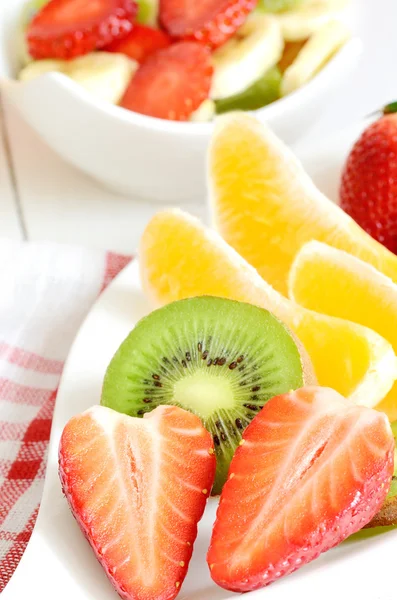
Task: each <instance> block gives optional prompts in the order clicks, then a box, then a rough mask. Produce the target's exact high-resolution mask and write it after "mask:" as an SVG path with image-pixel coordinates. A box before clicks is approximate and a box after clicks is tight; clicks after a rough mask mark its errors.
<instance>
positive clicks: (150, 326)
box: [101, 296, 305, 495]
mask: <svg viewBox="0 0 397 600" xmlns="http://www.w3.org/2000/svg"><path fill="white" fill-rule="evenodd" d="M304 379H305V377H304V369H303V362H302V358H301V355H300V353H299V350H298V347H297V345H296V343H295V341H294V339H293V337H292V336H291V334H290V332H289V331H288V329H287V328H286V326H285V325H284V324H283V323H281V321H279V320H278V319H277V318H276V317H274V316H273V315H272V314H271V313H270V312H269V311H267V310H264V309H262V308H258V307H256V306H252V305H250V304H244V303H241V302H235V301H233V300H226V299H223V298H214V297H210V296H201V297H199V298H189V299H185V300H179V301H177V302H173V303H172V304H169V305H168V306H165V307H164V308H160V309H158V310H155V311H154V312H152V313H151V314H150V315H149V316H147V317H145V318H143V319H142V320H141V321H139V323H138V324H137V325H136V327H135V328H134V329H133V330H132V332H131V333H130V334H129V336H128V337H127V338H126V340H125V341H124V342H123V343H122V344H121V346H120V348H119V350H118V351H117V352H116V354H115V356H114V357H113V359H112V361H111V363H110V365H109V367H108V369H107V371H106V375H105V379H104V383H103V390H102V399H101V403H102V404H103V405H104V406H108V407H110V408H113V409H115V410H117V411H119V412H122V413H126V414H128V415H132V416H143V415H144V414H145V413H147V412H149V411H151V410H153V409H154V408H156V406H158V405H161V404H172V405H175V406H180V407H181V408H184V409H185V410H190V411H191V412H193V413H195V414H197V415H198V416H199V417H200V418H201V420H202V422H203V424H204V426H205V427H206V428H207V430H208V431H209V432H210V433H211V434H212V437H213V440H214V446H215V452H216V457H217V471H216V479H215V484H214V488H213V494H214V495H216V494H219V493H220V492H221V489H222V486H223V484H224V482H225V480H226V476H227V472H228V468H229V464H230V461H231V459H232V456H233V454H234V451H235V449H236V447H237V446H238V444H239V442H240V440H241V435H242V433H243V431H244V429H245V428H246V427H247V425H248V424H249V423H250V421H251V420H252V419H253V418H254V417H255V415H256V414H257V413H258V411H259V410H260V409H261V408H262V407H263V405H264V404H265V402H267V400H269V398H272V397H273V396H276V395H278V394H282V393H285V392H287V391H289V390H291V389H297V388H299V387H302V386H303V385H304V384H305V381H304Z"/></svg>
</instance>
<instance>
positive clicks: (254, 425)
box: [207, 387, 394, 592]
mask: <svg viewBox="0 0 397 600" xmlns="http://www.w3.org/2000/svg"><path fill="white" fill-rule="evenodd" d="M393 452H394V439H393V435H392V433H391V429H390V425H389V423H388V421H387V419H386V416H385V415H384V414H382V413H380V412H377V411H375V410H372V409H370V408H364V407H361V406H356V405H353V404H351V403H350V402H349V401H348V400H345V398H342V396H340V395H339V394H338V393H337V392H334V391H333V390H330V389H327V388H315V387H312V388H304V389H301V390H298V391H296V392H291V393H289V394H285V395H283V396H278V397H276V398H273V399H272V400H270V402H268V403H267V404H266V405H265V407H264V408H263V409H262V411H261V412H260V413H259V414H258V415H257V416H256V417H255V419H254V420H253V421H252V422H251V424H250V425H249V426H248V428H247V429H246V430H245V432H244V434H243V445H242V446H240V448H238V449H237V451H236V453H235V455H234V458H233V459H232V462H231V465H230V470H229V478H228V481H227V482H226V484H225V486H224V488H223V491H222V494H221V499H220V504H219V508H218V513H217V518H216V522H215V525H214V530H213V533H212V539H211V546H210V549H209V552H208V557H207V558H208V564H209V565H210V569H211V575H212V578H213V579H214V581H215V582H216V583H217V584H219V585H220V586H222V587H224V588H226V589H228V590H233V591H236V592H247V591H249V590H255V589H257V588H260V587H262V586H265V585H267V584H269V583H271V582H272V581H274V580H275V579H278V578H279V577H281V576H283V575H287V574H288V573H292V571H295V570H296V569H298V568H300V567H301V566H302V565H304V564H305V563H308V562H309V561H311V560H313V559H314V558H317V556H319V554H321V552H324V551H326V550H328V549H329V548H332V547H333V546H335V545H336V544H339V542H341V541H342V540H344V539H345V538H346V537H347V536H349V535H350V534H352V533H354V532H356V531H358V530H359V529H361V528H362V527H363V526H364V525H366V524H367V523H368V522H369V521H370V520H371V519H372V517H373V516H374V515H375V514H376V513H377V512H378V510H379V508H380V507H381V505H382V503H383V501H384V499H385V497H386V494H387V492H388V489H389V486H390V481H391V476H392V473H393Z"/></svg>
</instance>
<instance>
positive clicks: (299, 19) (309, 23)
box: [274, 0, 349, 42]
mask: <svg viewBox="0 0 397 600" xmlns="http://www.w3.org/2000/svg"><path fill="white" fill-rule="evenodd" d="M348 3H349V0H306V1H305V3H304V4H303V5H302V6H300V7H299V8H298V9H296V10H293V11H289V12H285V13H279V14H277V15H274V17H275V18H276V19H277V20H278V22H279V25H280V27H281V32H282V35H283V38H284V40H285V41H286V42H299V41H301V40H307V39H308V38H309V37H310V36H311V35H313V33H315V32H316V31H317V30H318V29H319V28H320V27H322V26H323V25H325V24H326V23H329V22H330V21H332V20H334V19H335V18H337V17H338V16H339V15H340V13H341V11H342V10H343V9H344V8H345V7H346V6H347V4H348Z"/></svg>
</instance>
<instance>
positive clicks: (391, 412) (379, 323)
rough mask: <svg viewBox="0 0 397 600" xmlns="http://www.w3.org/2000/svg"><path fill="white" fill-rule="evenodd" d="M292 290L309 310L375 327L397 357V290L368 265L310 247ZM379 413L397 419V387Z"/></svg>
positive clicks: (298, 262)
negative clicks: (382, 412) (390, 345)
mask: <svg viewBox="0 0 397 600" xmlns="http://www.w3.org/2000/svg"><path fill="white" fill-rule="evenodd" d="M289 290H290V297H291V298H292V299H294V300H295V301H296V302H298V303H299V304H302V305H303V306H305V307H306V308H310V309H311V310H316V311H318V312H322V313H325V314H327V315H332V316H334V317H341V318H343V319H349V320H350V321H354V322H355V323H360V324H361V325H365V326H366V327H370V328H371V329H373V330H374V331H376V332H378V333H379V334H380V335H382V336H383V337H385V338H386V339H387V340H388V341H389V342H390V343H391V344H392V346H393V348H394V351H395V352H396V351H397V285H396V284H395V283H393V282H392V281H391V279H389V278H388V277H386V276H385V275H383V274H382V273H380V272H379V271H377V270H376V269H375V268H374V267H372V266H371V265H369V264H368V263H365V262H363V261H362V260H360V259H358V258H356V257H355V256H352V255H351V254H348V253H347V252H343V251H342V250H336V249H335V248H331V246H327V244H322V243H320V242H315V241H313V242H309V243H307V244H305V245H304V246H303V247H302V249H301V250H300V252H299V253H298V255H297V256H296V258H295V260H294V263H293V265H292V269H291V272H290V277H289ZM379 409H381V410H384V412H386V413H387V415H388V417H389V419H390V420H391V421H394V420H396V419H397V384H395V385H394V386H393V388H392V389H391V390H390V392H389V394H388V395H387V397H386V398H385V399H384V401H383V402H382V404H381V405H380V406H379Z"/></svg>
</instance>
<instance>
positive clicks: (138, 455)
mask: <svg viewBox="0 0 397 600" xmlns="http://www.w3.org/2000/svg"><path fill="white" fill-rule="evenodd" d="M59 473H60V478H61V482H62V486H63V490H64V493H65V495H66V497H67V499H68V501H69V504H70V507H71V509H72V512H73V514H74V516H75V517H76V519H77V522H78V523H79V525H80V528H81V529H82V531H83V533H84V535H85V536H86V538H87V539H88V541H89V543H90V544H91V546H92V548H93V550H94V552H95V554H96V556H97V558H98V560H99V561H100V563H101V564H102V566H103V567H104V569H105V571H106V573H107V575H108V577H109V579H110V581H111V582H112V583H113V585H114V587H115V588H116V590H117V591H118V593H119V594H120V596H121V597H122V598H124V599H125V600H153V598H156V599H158V600H172V599H173V598H175V596H176V595H177V593H178V591H179V588H180V586H181V584H182V582H183V580H184V578H185V575H186V572H187V568H188V564H189V561H190V558H191V555H192V549H193V542H194V540H195V539H196V535H197V523H198V521H199V520H200V519H201V516H202V514H203V511H204V507H205V503H206V500H207V498H208V496H209V494H210V491H211V486H212V483H213V480H214V475H215V455H214V450H213V445H212V439H211V436H210V434H209V433H208V432H207V431H206V430H205V429H204V428H203V426H202V424H201V421H200V419H199V418H198V417H196V416H195V415H193V414H192V413H190V412H187V411H184V410H182V409H181V408H177V407H173V406H164V407H162V406H161V407H159V408H157V409H155V410H154V411H153V412H151V413H150V414H148V415H145V418H143V419H138V418H133V417H128V416H126V415H122V414H120V413H117V412H115V411H113V410H111V409H109V408H105V407H102V406H94V407H93V408H91V409H90V410H88V411H86V412H85V413H83V414H81V415H78V416H76V417H74V418H72V419H71V420H70V421H69V423H68V424H67V425H66V427H65V429H64V431H63V434H62V438H61V443H60V449H59ZM71 551H73V550H72V549H71Z"/></svg>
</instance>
